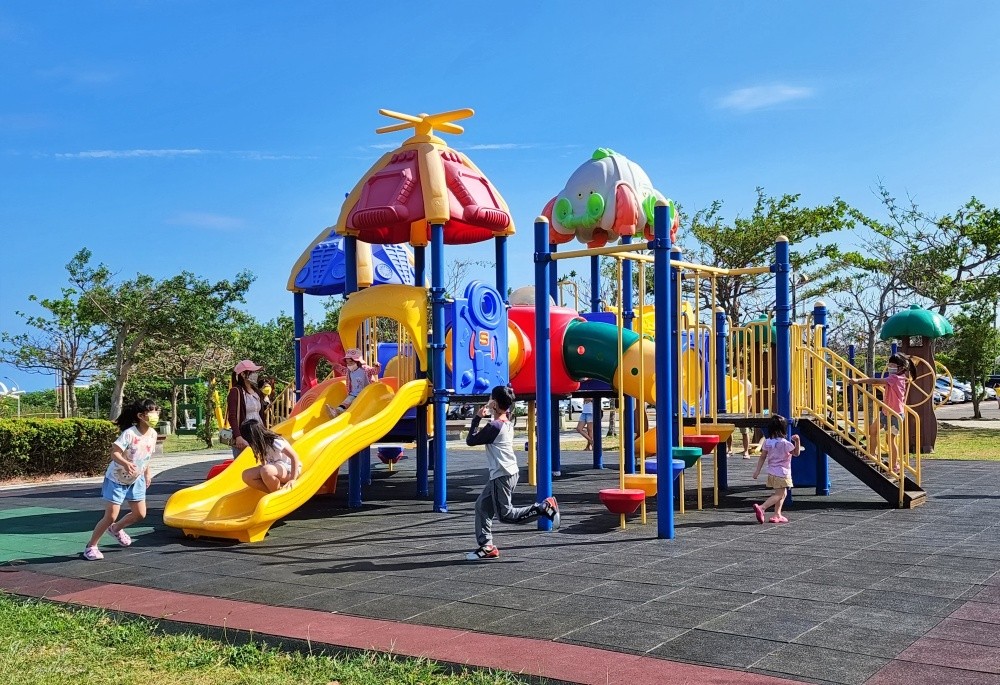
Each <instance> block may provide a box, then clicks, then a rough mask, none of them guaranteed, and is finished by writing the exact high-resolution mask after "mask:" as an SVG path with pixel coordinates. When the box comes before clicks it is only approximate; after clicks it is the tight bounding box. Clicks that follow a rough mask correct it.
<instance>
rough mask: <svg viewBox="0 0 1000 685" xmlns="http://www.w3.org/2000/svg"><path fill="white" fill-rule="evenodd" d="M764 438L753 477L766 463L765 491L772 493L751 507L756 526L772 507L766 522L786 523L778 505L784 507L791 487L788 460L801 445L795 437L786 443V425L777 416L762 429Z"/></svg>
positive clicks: (797, 453) (790, 460) (799, 449)
mask: <svg viewBox="0 0 1000 685" xmlns="http://www.w3.org/2000/svg"><path fill="white" fill-rule="evenodd" d="M764 435H765V436H766V438H765V440H764V446H763V447H762V448H761V450H760V458H759V459H758V460H757V468H756V469H754V472H753V477H754V479H756V478H757V476H759V475H760V470H761V468H763V466H764V462H767V487H769V488H771V489H773V490H774V493H772V494H771V496H770V497H768V498H767V499H766V500H765V501H764V504H763V505H760V504H757V503H754V505H753V513H754V515H755V516H756V517H757V523H764V512H765V511H767V510H768V509H769V508H770V507H772V506H773V507H774V516H772V517H771V518H770V519H769V520H770V522H771V523H788V519H787V518H785V517H784V516H782V515H781V505H783V504H784V503H785V493H786V492H787V491H788V488H790V487H792V457H797V456H799V453H800V452H801V451H802V443H801V442H800V441H799V436H797V435H793V436H792V439H791V440H788V421H786V420H785V417H784V416H779V415H777V414H774V415H773V416H772V417H771V420H770V421H769V422H768V424H767V426H765V427H764Z"/></svg>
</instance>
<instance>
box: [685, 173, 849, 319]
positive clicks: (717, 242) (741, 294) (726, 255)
mask: <svg viewBox="0 0 1000 685" xmlns="http://www.w3.org/2000/svg"><path fill="white" fill-rule="evenodd" d="M798 201H799V195H788V194H786V195H782V196H781V197H767V196H765V195H764V190H763V188H757V202H756V204H755V205H754V209H753V212H752V213H751V214H750V216H749V217H746V218H741V217H738V216H737V217H736V218H735V219H733V220H732V221H727V220H726V219H724V218H723V216H722V202H721V201H719V200H716V201H715V202H713V203H712V204H711V205H710V206H709V207H708V208H707V209H703V210H699V211H697V212H695V213H694V215H693V216H692V217H691V220H690V222H689V223H688V229H687V231H686V234H687V235H690V236H691V237H692V238H694V240H695V241H696V243H695V245H694V246H693V247H692V248H690V254H691V257H692V259H691V261H695V262H700V263H702V264H709V265H713V266H718V267H722V268H727V269H740V268H744V267H751V266H763V265H767V264H770V263H772V262H773V261H774V257H773V255H774V244H775V241H776V240H777V239H778V236H781V235H784V236H786V237H787V238H788V240H789V242H790V244H791V246H792V252H791V261H792V268H793V269H794V270H795V271H796V272H799V271H803V272H805V271H808V272H809V275H810V280H811V286H810V290H811V291H814V292H818V291H822V290H823V288H824V283H825V281H826V280H827V279H828V277H830V276H831V275H833V274H834V273H836V271H837V270H838V268H839V265H838V264H837V263H836V262H834V261H832V258H834V257H836V256H837V255H838V254H839V250H838V249H837V247H836V245H834V244H821V243H816V242H815V241H816V240H817V239H819V238H822V237H827V236H830V235H831V234H832V233H834V232H836V231H839V230H843V229H846V228H851V227H852V226H853V225H854V219H853V218H852V211H851V208H850V207H849V206H848V205H847V203H845V202H844V201H842V200H841V199H839V198H835V199H834V200H833V201H832V202H831V203H830V204H828V205H818V206H816V207H799V206H798ZM773 278H774V276H773V275H772V274H759V275H738V276H720V277H719V278H718V279H717V292H716V305H717V306H720V307H722V308H723V309H724V310H725V311H726V314H727V316H728V317H729V319H730V321H732V322H733V323H734V324H738V323H739V322H741V321H743V320H744V319H745V318H746V315H747V314H749V313H751V312H752V310H753V309H762V308H764V307H766V306H767V305H766V303H767V302H768V301H770V300H771V299H772V297H771V294H770V293H769V292H768V293H766V294H765V290H766V288H767V286H768V284H769V283H771V282H773ZM710 287H711V286H710V284H708V283H703V284H702V288H703V289H705V288H709V289H710ZM808 294H809V293H806V294H804V296H805V295H808Z"/></svg>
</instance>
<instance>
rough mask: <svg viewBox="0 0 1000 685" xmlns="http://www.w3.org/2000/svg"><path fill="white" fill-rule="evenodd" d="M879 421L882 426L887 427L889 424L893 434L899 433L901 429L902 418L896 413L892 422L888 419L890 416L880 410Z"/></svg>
mask: <svg viewBox="0 0 1000 685" xmlns="http://www.w3.org/2000/svg"><path fill="white" fill-rule="evenodd" d="M878 422H879V425H881V426H882V428H885V427H886V426H887V425H888V426H889V431H890V432H891V433H892V434H893V435H897V434H898V433H899V429H900V427H901V426H900V424H901V421H900V418H899V417H898V416H896V415H895V414H893V415H892V421H891V422H890V421H889V420H888V417H887V416H886V415H885V414H884V413H882V412H879V415H878Z"/></svg>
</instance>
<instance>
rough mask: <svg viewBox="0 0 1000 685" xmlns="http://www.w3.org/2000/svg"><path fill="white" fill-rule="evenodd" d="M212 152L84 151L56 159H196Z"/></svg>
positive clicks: (171, 150)
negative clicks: (195, 157)
mask: <svg viewBox="0 0 1000 685" xmlns="http://www.w3.org/2000/svg"><path fill="white" fill-rule="evenodd" d="M210 152H211V151H210V150H199V149H197V148H191V149H186V150H183V149H165V150H142V149H140V150H84V151H83V152H57V153H55V156H56V157H61V158H66V159H126V158H135V157H194V156H197V155H204V154H210Z"/></svg>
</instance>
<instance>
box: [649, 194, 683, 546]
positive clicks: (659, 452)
mask: <svg viewBox="0 0 1000 685" xmlns="http://www.w3.org/2000/svg"><path fill="white" fill-rule="evenodd" d="M672 219H673V217H672V216H670V207H669V206H667V205H666V204H665V203H664V204H657V205H656V208H655V209H654V210H653V240H652V241H650V243H649V249H651V250H652V251H653V296H654V297H657V299H658V301H657V303H656V309H655V310H654V314H653V317H654V322H655V324H656V330H658V331H670V330H671V322H672V321H675V320H676V318H677V317H676V316H674V311H673V310H674V302H675V300H674V299H672V298H671V297H670V296H669V293H670V292H671V278H670V275H671V272H673V269H672V268H671V267H670V222H671V220H672ZM664 295H667V296H666V297H664ZM673 326H674V327H676V323H674V324H673ZM664 338H665V339H664ZM674 340H675V337H674V336H673V335H666V336H661V338H659V339H657V341H656V373H655V376H656V381H655V384H656V462H657V468H656V489H657V492H659V493H660V494H659V496H658V497H657V498H656V536H657V537H659V538H666V539H673V537H674V478H673V475H674V469H673V446H674V443H675V439H676V436H675V430H676V427H677V423H676V421H677V419H676V417H675V416H674V415H673V414H674V407H675V399H676V397H675V395H674V380H673V378H672V377H671V376H672V373H673V365H672V364H671V360H673V359H674V358H675V357H676V356H677V355H676V354H674Z"/></svg>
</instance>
